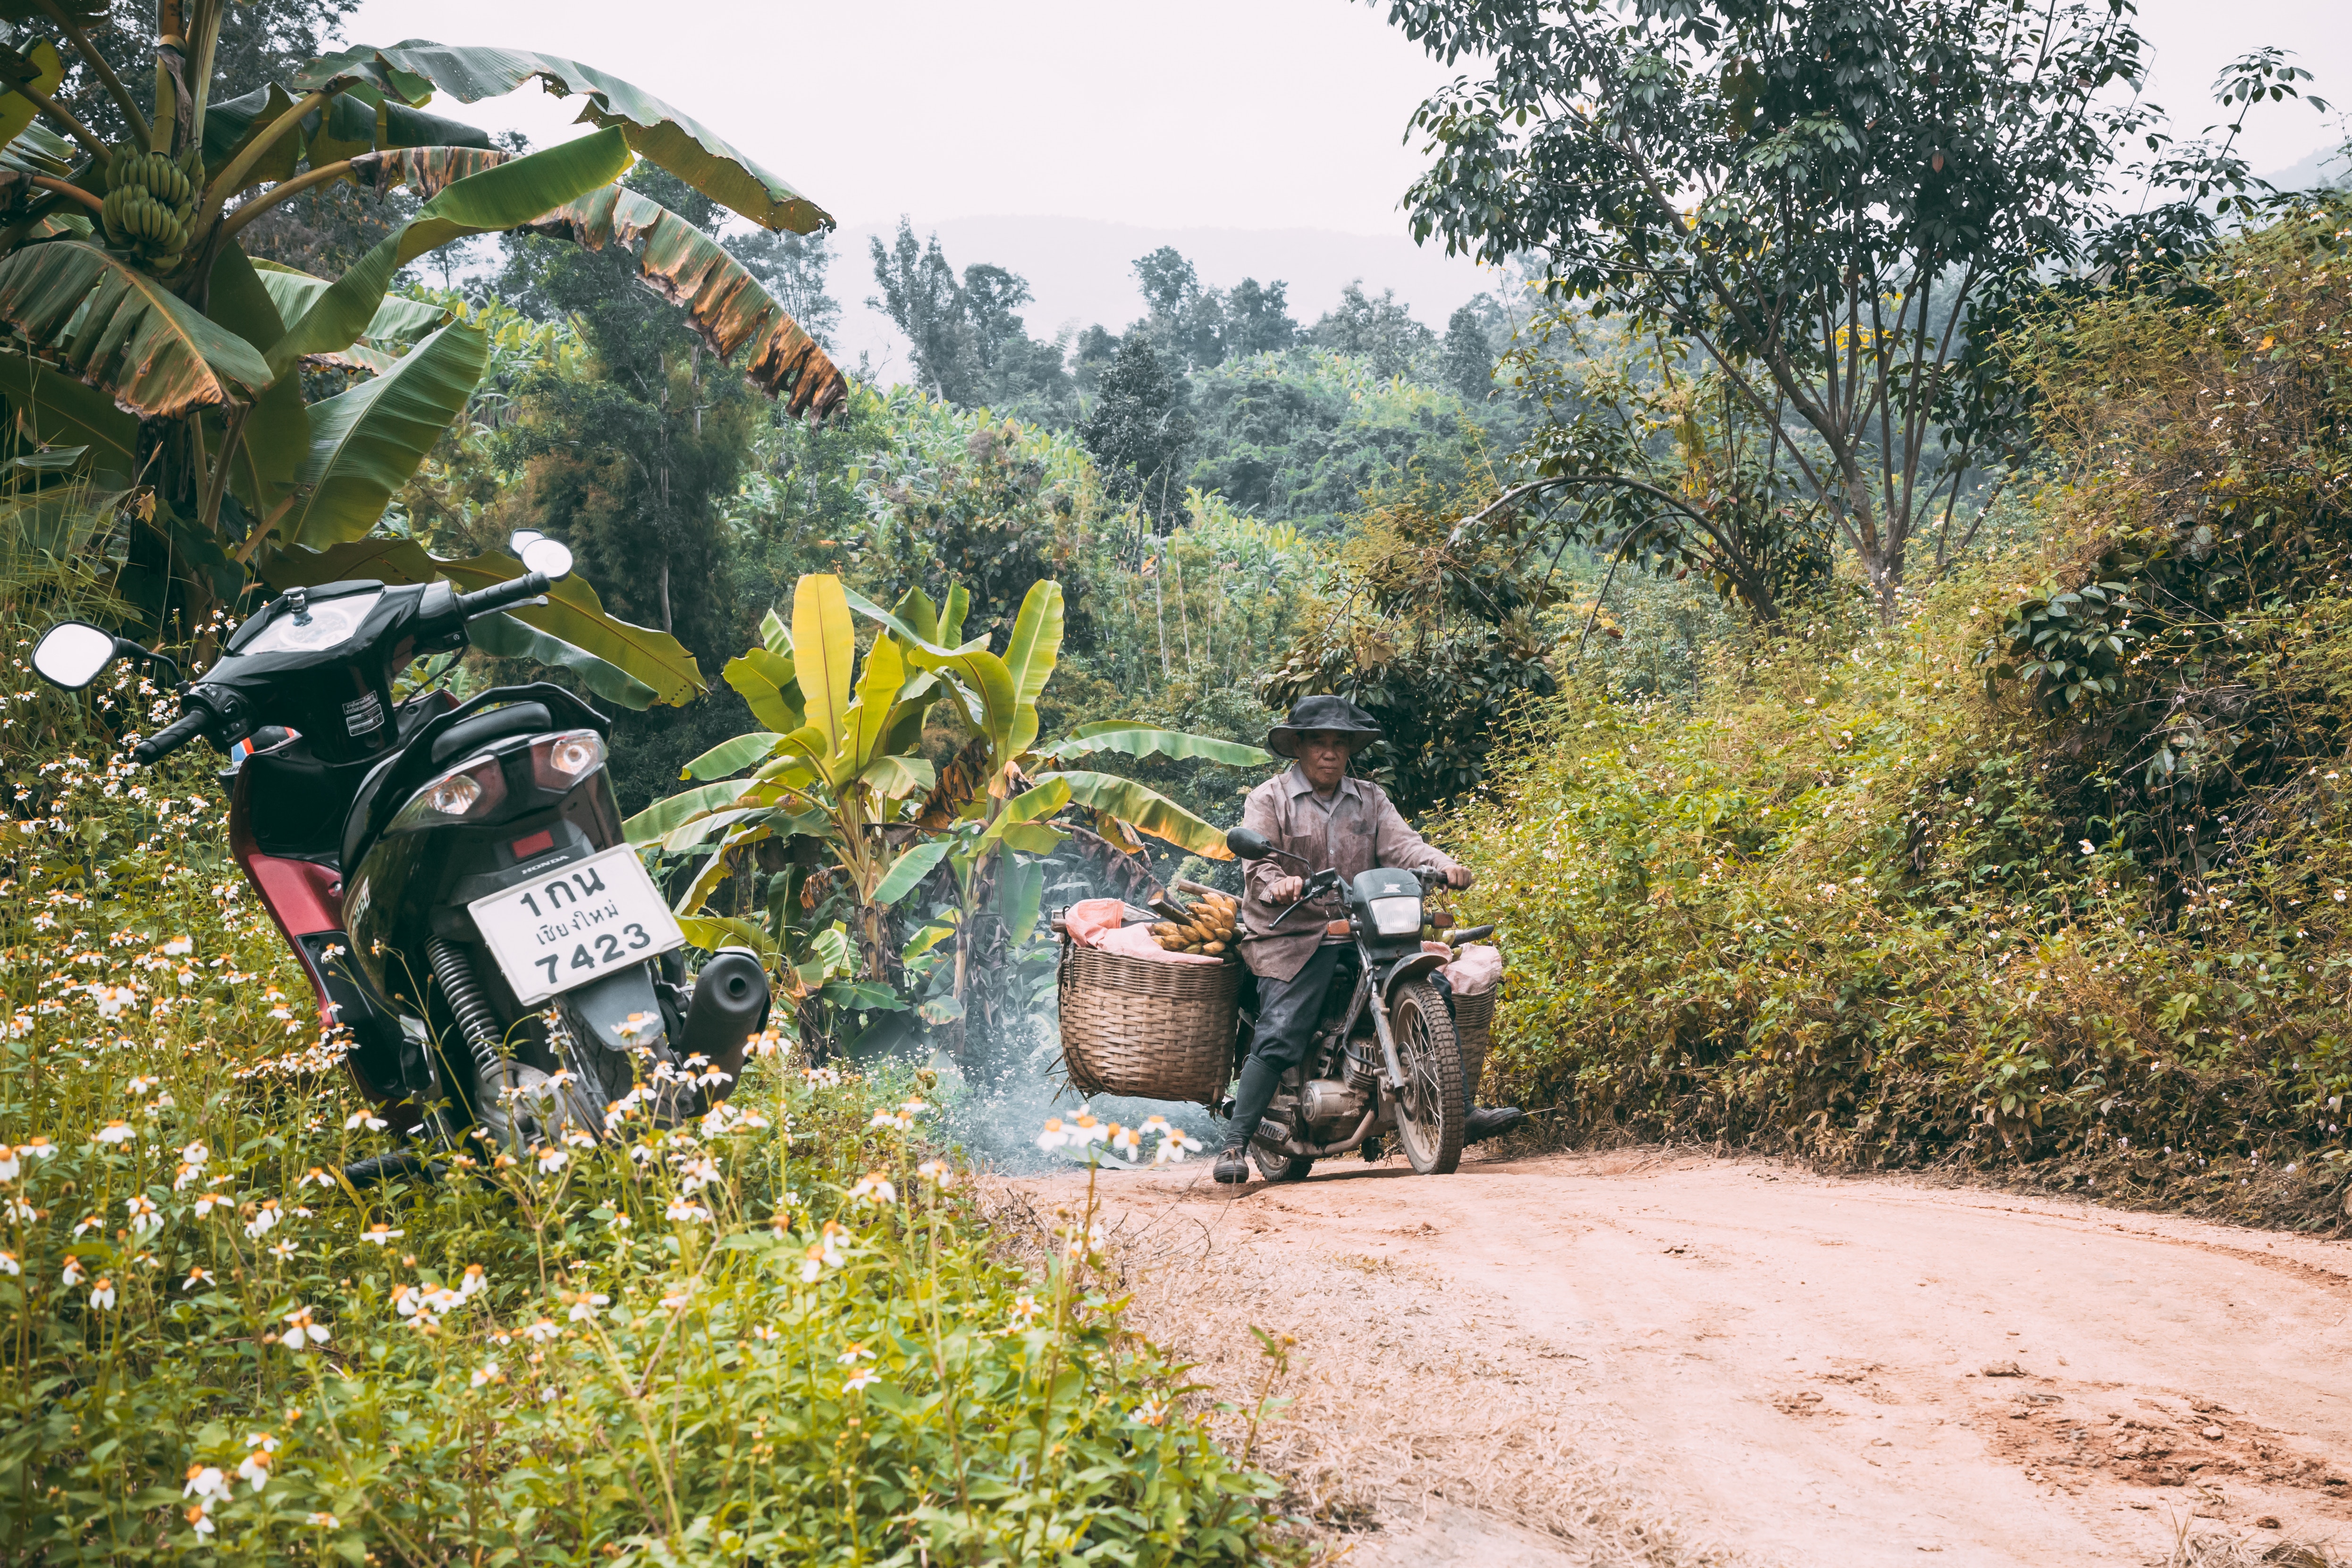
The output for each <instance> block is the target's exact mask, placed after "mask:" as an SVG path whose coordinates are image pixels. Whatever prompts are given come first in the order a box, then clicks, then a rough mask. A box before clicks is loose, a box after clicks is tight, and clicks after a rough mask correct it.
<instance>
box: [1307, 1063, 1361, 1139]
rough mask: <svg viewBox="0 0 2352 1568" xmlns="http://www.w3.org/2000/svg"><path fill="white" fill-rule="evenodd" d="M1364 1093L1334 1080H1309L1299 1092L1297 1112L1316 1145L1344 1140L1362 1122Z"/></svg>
mask: <svg viewBox="0 0 2352 1568" xmlns="http://www.w3.org/2000/svg"><path fill="white" fill-rule="evenodd" d="M1365 1103H1366V1101H1365V1098H1364V1091H1363V1090H1361V1089H1357V1088H1355V1087H1354V1086H1353V1085H1350V1084H1345V1083H1341V1082H1339V1080H1338V1079H1328V1078H1318V1079H1309V1080H1308V1082H1307V1087H1306V1088H1305V1089H1301V1090H1300V1091H1299V1095H1298V1110H1299V1114H1300V1115H1301V1116H1303V1117H1304V1118H1305V1119H1306V1121H1307V1126H1308V1127H1309V1128H1310V1129H1311V1130H1312V1131H1313V1132H1314V1134H1315V1140H1316V1142H1318V1143H1328V1142H1331V1141H1332V1140H1333V1139H1335V1138H1344V1137H1346V1136H1347V1135H1348V1134H1349V1133H1350V1132H1353V1131H1355V1130H1356V1123H1357V1122H1359V1121H1362V1120H1363V1118H1364V1106H1365Z"/></svg>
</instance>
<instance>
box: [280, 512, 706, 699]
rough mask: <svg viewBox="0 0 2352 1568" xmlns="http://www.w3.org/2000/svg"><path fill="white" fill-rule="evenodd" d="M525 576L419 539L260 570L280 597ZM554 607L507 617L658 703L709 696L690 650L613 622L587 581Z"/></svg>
mask: <svg viewBox="0 0 2352 1568" xmlns="http://www.w3.org/2000/svg"><path fill="white" fill-rule="evenodd" d="M522 574H523V566H522V563H521V562H520V561H517V560H515V559H514V558H513V557H512V556H508V555H498V554H490V555H475V556H470V557H468V558H467V559H465V560H462V561H447V560H443V559H440V558H439V557H436V556H433V555H428V554H426V553H425V547H424V546H423V545H421V544H418V543H417V542H415V540H413V539H361V540H354V541H352V542H351V543H349V544H338V545H336V546H334V547H333V548H332V549H330V550H308V549H304V548H303V547H301V546H299V545H292V546H286V547H282V548H275V549H271V550H268V551H267V552H264V554H263V558H262V563H261V576H262V579H263V581H265V582H267V583H268V584H269V585H270V586H271V587H273V588H277V589H279V590H281V591H282V590H284V589H287V588H294V587H308V586H310V585H312V584H319V583H334V582H341V581H345V580H349V579H356V578H373V579H375V580H377V581H380V582H384V583H430V582H434V581H436V580H438V579H445V578H446V580H447V581H449V582H451V583H454V584H457V586H458V587H459V588H460V589H463V590H465V591H467V592H469V593H470V592H473V591H475V590H478V589H481V588H487V587H488V586H489V585H490V584H493V583H504V582H507V581H509V580H510V579H512V578H516V577H520V576H521V575H522ZM548 601H549V602H548V603H546V604H544V605H532V606H530V607H528V608H522V609H515V610H509V611H507V612H506V614H508V615H510V616H513V617H514V618H515V619H517V620H519V621H521V622H522V623H524V624H525V625H526V626H531V627H534V628H536V629H537V630H540V631H542V632H546V633H547V634H549V635H550V636H551V637H557V638H560V639H562V641H563V642H564V643H566V644H568V645H570V646H571V647H574V648H577V649H579V650H581V652H582V653H583V655H585V656H588V657H591V658H595V659H597V660H598V661H600V662H602V663H604V664H609V665H613V666H614V667H616V668H619V669H620V670H621V671H622V672H623V673H625V674H627V675H630V676H633V677H635V679H637V680H639V681H641V682H643V683H644V684H645V685H646V688H648V689H650V690H651V691H652V693H653V697H652V700H653V701H656V702H667V703H670V704H673V705H675V704H679V703H684V702H687V701H689V700H692V699H694V698H695V697H698V696H699V695H701V693H702V692H704V691H705V690H707V689H709V688H708V687H707V686H706V685H705V684H704V682H703V679H702V672H701V671H700V670H699V669H698V668H696V666H695V662H694V655H693V654H691V653H689V652H688V651H687V649H686V647H684V645H682V644H681V643H679V642H678V640H677V638H676V637H671V636H670V635H669V634H668V633H667V632H659V631H655V630H653V629H652V628H651V627H648V626H632V625H631V624H630V623H628V622H627V621H624V620H620V619H617V618H615V617H614V616H610V615H607V614H606V613H605V612H604V602H603V601H602V600H600V599H599V598H597V596H596V590H595V589H594V588H593V587H591V586H590V585H589V584H588V583H587V581H586V579H584V578H582V577H577V576H572V577H566V578H565V579H563V581H562V582H561V583H558V584H555V585H554V586H553V587H552V588H551V589H549V590H548ZM604 695H606V696H608V697H609V696H610V694H609V693H604ZM611 700H614V701H621V700H624V699H621V698H618V697H612V698H611Z"/></svg>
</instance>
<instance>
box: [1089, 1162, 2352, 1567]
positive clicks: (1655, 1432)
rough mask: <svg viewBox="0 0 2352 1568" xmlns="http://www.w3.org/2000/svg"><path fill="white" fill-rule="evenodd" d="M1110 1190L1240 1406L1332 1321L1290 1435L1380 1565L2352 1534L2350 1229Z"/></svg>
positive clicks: (1319, 1498) (1963, 1198) (1809, 1192)
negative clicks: (2312, 1235) (1281, 1360)
mask: <svg viewBox="0 0 2352 1568" xmlns="http://www.w3.org/2000/svg"><path fill="white" fill-rule="evenodd" d="M1045 1190H1046V1191H1047V1192H1049V1193H1050V1194H1052V1195H1053V1197H1054V1198H1055V1200H1056V1201H1060V1202H1066V1201H1068V1200H1069V1198H1070V1196H1071V1195H1072V1194H1073V1192H1074V1191H1075V1189H1074V1188H1073V1186H1072V1185H1071V1184H1067V1183H1065V1182H1055V1183H1052V1184H1046V1188H1045ZM1101 1190H1102V1191H1103V1192H1104V1194H1105V1195H1106V1205H1107V1208H1108V1213H1109V1215H1110V1216H1111V1218H1112V1220H1113V1222H1114V1224H1115V1225H1116V1226H1118V1232H1119V1234H1120V1235H1121V1237H1124V1238H1125V1239H1126V1240H1127V1241H1128V1243H1129V1257H1130V1258H1133V1259H1134V1260H1135V1262H1134V1263H1133V1264H1132V1265H1131V1268H1132V1270H1133V1273H1134V1276H1135V1279H1136V1282H1137V1283H1138V1285H1139V1302H1140V1307H1141V1310H1142V1312H1143V1314H1144V1316H1145V1320H1146V1322H1147V1325H1148V1327H1149V1328H1150V1331H1152V1332H1153V1333H1155V1335H1157V1336H1159V1337H1160V1338H1162V1339H1163V1340H1168V1341H1172V1342H1174V1343H1176V1344H1177V1345H1178V1346H1180V1347H1181V1348H1182V1349H1184V1350H1185V1351H1186V1352H1188V1353H1190V1354H1191V1355H1192V1356H1194V1357H1197V1358H1199V1359H1200V1360H1201V1361H1202V1363H1203V1364H1204V1369H1205V1370H1204V1376H1205V1378H1206V1379H1207V1380H1208V1381H1210V1382H1212V1383H1213V1384H1217V1385H1218V1391H1219V1394H1220V1396H1221V1397H1224V1398H1227V1399H1234V1400H1238V1401H1240V1402H1241V1403H1243V1404H1244V1405H1246V1403H1247V1402H1248V1400H1249V1399H1250V1398H1251V1397H1252V1396H1253V1395H1254V1394H1255V1393H1256V1391H1257V1390H1258V1388H1259V1387H1260V1386H1261V1385H1262V1384H1263V1383H1264V1381H1265V1372H1266V1370H1267V1368H1266V1363H1265V1361H1264V1360H1263V1358H1262V1357H1261V1355H1260V1354H1259V1353H1258V1351H1257V1347H1256V1343H1255V1340H1254V1339H1253V1338H1252V1337H1251V1336H1250V1335H1249V1334H1248V1333H1247V1331H1246V1330H1247V1327H1248V1326H1249V1325H1251V1324H1255V1325H1256V1326H1259V1327H1263V1328H1265V1329H1267V1330H1270V1331H1276V1332H1278V1333H1279V1332H1287V1333H1290V1334H1292V1335H1293V1336H1294V1337H1295V1338H1296V1339H1297V1341H1298V1342H1299V1343H1298V1345H1297V1347H1296V1349H1295V1350H1294V1351H1293V1352H1292V1353H1293V1356H1294V1358H1295V1360H1294V1365H1293V1367H1292V1369H1291V1370H1290V1371H1289V1372H1288V1373H1286V1374H1284V1375H1283V1376H1282V1377H1280V1378H1279V1379H1277V1380H1276V1394H1277V1395H1288V1396H1289V1397H1291V1398H1292V1399H1293V1400H1294V1402H1295V1403H1294V1404H1293V1405H1292V1406H1291V1407H1290V1408H1289V1409H1288V1410H1287V1411H1286V1412H1284V1413H1283V1414H1282V1415H1280V1416H1279V1417H1278V1418H1277V1419H1276V1420H1275V1421H1273V1422H1272V1423H1270V1424H1269V1425H1268V1426H1266V1428H1265V1436H1263V1437H1262V1438H1261V1440H1260V1441H1261V1458H1265V1459H1267V1460H1268V1461H1270V1462H1272V1463H1275V1464H1276V1466H1277V1467H1279V1468H1283V1469H1285V1470H1286V1472H1287V1473H1289V1474H1291V1475H1292V1476H1293V1478H1294V1484H1295V1486H1297V1488H1298V1489H1299V1490H1300V1492H1301V1495H1302V1496H1304V1497H1305V1498H1306V1499H1307V1503H1308V1505H1309V1506H1310V1507H1311V1508H1313V1509H1314V1510H1315V1511H1316V1512H1317V1513H1318V1516H1319V1517H1320V1518H1321V1519H1322V1520H1323V1521H1325V1523H1326V1525H1327V1526H1331V1527H1335V1528H1336V1529H1337V1531H1339V1533H1335V1534H1332V1535H1330V1536H1329V1537H1328V1540H1329V1541H1331V1542H1340V1543H1341V1544H1342V1545H1343V1546H1344V1547H1345V1548H1346V1549H1347V1560H1348V1561H1349V1562H1350V1563H1359V1564H1366V1563H1390V1562H1394V1563H1413V1564H1415V1565H1416V1568H1430V1565H1431V1564H1434V1563H1446V1562H1462V1563H1471V1562H1483V1563H1506V1562H1526V1563H1552V1562H1578V1563H1619V1562H1626V1563H1656V1564H1666V1563H1714V1562H1732V1561H1752V1562H1757V1563H1790V1564H1815V1563H1836V1564H1855V1565H1860V1564H1889V1563H1907V1564H1917V1563H1921V1562H1922V1561H1923V1558H1922V1553H1932V1554H1935V1555H1934V1561H1936V1562H1937V1563H1944V1564H1949V1565H1951V1568H1961V1565H1963V1564H1968V1565H1976V1564H1984V1565H1987V1568H1991V1565H1994V1564H2000V1565H2008V1564H2033V1565H2035V1568H2047V1565H2049V1564H2053V1563H2150V1562H2157V1563H2161V1562H2165V1561H2167V1560H2168V1558H2169V1557H2170V1556H2171V1555H2172V1554H2173V1552H2175V1549H2176V1544H2177V1542H2179V1540H2180V1539H2181V1538H2182V1536H2183V1535H2184V1534H2186V1535H2187V1536H2188V1537H2189V1538H2192V1539H2193V1538H2194V1537H2195V1536H2198V1535H2200V1534H2202V1535H2205V1536H2207V1537H2209V1538H2210V1539H2209V1540H2208V1542H2207V1547H2208V1551H2209V1552H2210V1553H2212V1554H2213V1560H2216V1561H2221V1560H2229V1558H2230V1557H2231V1556H2236V1554H2238V1553H2244V1555H2242V1556H2238V1557H2237V1560H2241V1561H2252V1559H2253V1557H2254V1556H2256V1555H2259V1553H2260V1552H2262V1551H2263V1550H2265V1549H2266V1548H2268V1547H2269V1546H2271V1545H2273V1544H2274V1543H2275V1542H2278V1541H2280V1540H2281V1539H2283V1538H2292V1539H2297V1540H2301V1541H2306V1542H2310V1541H2317V1542H2326V1541H2331V1540H2335V1539H2336V1538H2338V1537H2341V1538H2343V1539H2344V1540H2346V1541H2347V1542H2352V1484H2347V1483H2352V1380H2347V1378H2346V1376H2345V1372H2346V1369H2347V1366H2352V1362H2347V1354H2346V1352H2347V1350H2352V1247H2347V1246H2346V1245H2343V1244H2339V1243H2334V1242H2326V1241H2316V1240H2310V1239H2305V1238H2300V1237H2288V1236H2284V1235H2278V1234H2273V1233H2265V1232H2255V1231H2242V1230H2231V1229H2225V1228H2222V1227H2219V1226H2209V1225H2202V1224H2199V1223H2196V1222H2192V1221H2188V1220H2181V1219H2176V1218H2170V1217H2166V1216H2156V1215H2134V1214H2126V1213H2119V1212H2113V1211H2108V1210H2103V1209H2099V1208H2096V1207H2094V1206H2089V1205H2071V1204H2064V1203H2058V1202H2049V1201H2036V1200H2028V1199H2020V1198H2015V1197H2011V1196H2007V1195H2003V1194H1993V1193H1988V1192H1984V1191H1979V1190H1974V1189H1965V1188H1962V1189H1953V1188H1940V1187H1933V1186H1928V1185H1925V1184H1916V1183H1911V1182H1906V1181H1902V1180H1885V1179H1851V1178H1850V1179H1823V1178H1818V1177H1813V1176H1811V1175H1807V1174H1804V1173H1801V1172H1799V1171H1796V1170H1793V1169H1791V1168H1789V1167H1786V1166H1782V1165H1779V1164H1775V1163H1766V1162H1758V1161H1711V1160H1705V1159H1699V1158H1687V1157H1660V1156H1657V1155H1655V1154H1651V1155H1641V1154H1623V1155H1602V1156H1555V1157H1546V1158H1539V1159H1529V1160H1522V1161H1516V1162H1510V1161H1498V1162H1488V1163H1471V1164H1466V1165H1465V1167H1464V1169H1463V1170H1462V1172H1461V1173H1458V1174H1456V1175H1454V1176H1453V1177H1449V1178H1442V1179H1435V1178H1415V1177H1413V1176H1412V1175H1411V1173H1409V1172H1407V1171H1405V1170H1404V1169H1403V1168H1402V1165H1400V1164H1394V1163H1391V1164H1384V1165H1380V1166H1366V1165H1364V1164H1362V1163H1360V1162H1357V1161H1354V1160H1345V1161H1339V1162H1334V1163H1332V1164H1331V1165H1330V1166H1329V1167H1328V1169H1326V1170H1318V1172H1317V1173H1316V1174H1315V1175H1314V1176H1313V1177H1312V1178H1310V1179H1309V1180H1308V1181H1307V1182H1305V1183H1303V1184H1293V1185H1286V1186H1279V1187H1268V1186H1265V1184H1260V1183H1255V1182H1254V1183H1253V1184H1251V1185H1250V1186H1249V1187H1248V1188H1246V1189H1244V1191H1243V1192H1242V1194H1240V1195H1239V1196H1238V1197H1236V1196H1233V1195H1231V1194H1228V1193H1227V1192H1225V1191H1223V1190H1221V1189H1219V1188H1217V1187H1216V1186H1215V1185H1214V1184H1212V1183H1211V1182H1209V1181H1208V1180H1207V1173H1206V1171H1205V1169H1203V1168H1202V1167H1198V1166H1194V1167H1186V1168H1182V1169H1180V1170H1179V1171H1177V1172H1173V1173H1165V1174H1157V1175H1149V1176H1139V1175H1120V1176H1117V1177H1108V1178H1105V1180H1104V1183H1103V1185H1102V1189H1101ZM1229 1425H1231V1423H1229ZM1373 1524H1377V1525H1379V1526H1381V1528H1379V1529H1376V1530H1365V1529H1363V1528H1362V1527H1365V1526H1368V1525H1373ZM1349 1529H1354V1530H1357V1531H1360V1533H1356V1534H1353V1535H1352V1536H1351V1535H1348V1534H1347V1533H1346V1531H1348V1530H1349ZM2225 1539H2226V1540H2228V1541H2231V1542H2235V1545H2234V1547H2233V1548H2232V1549H2231V1552H2228V1553H2223V1552H2221V1547H2222V1544H2223V1541H2224V1540H2225ZM2249 1549H2251V1550H2249ZM2330 1555H2334V1554H2333V1553H2331V1554H2330ZM2305 1561H2317V1560H2315V1559H2306V1560H2305Z"/></svg>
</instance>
